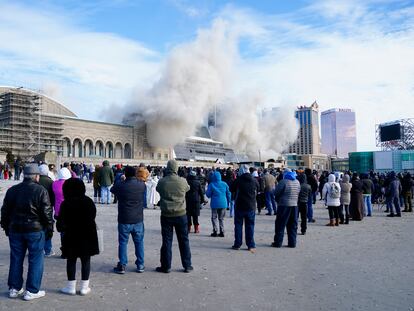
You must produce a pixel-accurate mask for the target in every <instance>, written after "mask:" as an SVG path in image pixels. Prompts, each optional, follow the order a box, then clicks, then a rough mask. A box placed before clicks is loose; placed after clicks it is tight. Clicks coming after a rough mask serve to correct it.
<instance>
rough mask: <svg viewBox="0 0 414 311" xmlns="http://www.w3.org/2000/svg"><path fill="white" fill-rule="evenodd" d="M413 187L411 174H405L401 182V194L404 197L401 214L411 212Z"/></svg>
mask: <svg viewBox="0 0 414 311" xmlns="http://www.w3.org/2000/svg"><path fill="white" fill-rule="evenodd" d="M413 186H414V182H413V179H412V178H411V174H410V173H407V174H405V175H404V178H403V181H402V193H403V195H404V204H405V208H404V210H403V212H409V213H411V212H412V211H413V202H412V189H413Z"/></svg>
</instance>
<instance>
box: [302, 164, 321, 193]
mask: <svg viewBox="0 0 414 311" xmlns="http://www.w3.org/2000/svg"><path fill="white" fill-rule="evenodd" d="M305 175H306V180H307V183H308V185H310V186H311V188H312V192H316V191H318V181H317V180H316V177H315V175H313V174H312V171H311V170H310V169H305Z"/></svg>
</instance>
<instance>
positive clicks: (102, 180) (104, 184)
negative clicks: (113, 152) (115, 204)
mask: <svg viewBox="0 0 414 311" xmlns="http://www.w3.org/2000/svg"><path fill="white" fill-rule="evenodd" d="M102 165H103V167H102V168H101V169H100V170H99V186H100V187H101V203H102V204H105V203H106V204H111V192H110V191H109V187H111V185H112V184H113V183H114V172H113V171H112V169H111V168H110V166H109V162H108V160H105V161H103V163H102Z"/></svg>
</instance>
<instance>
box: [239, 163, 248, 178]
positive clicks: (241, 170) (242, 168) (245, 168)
mask: <svg viewBox="0 0 414 311" xmlns="http://www.w3.org/2000/svg"><path fill="white" fill-rule="evenodd" d="M246 173H249V166H248V165H246V164H243V165H242V166H240V168H239V176H241V175H243V174H246Z"/></svg>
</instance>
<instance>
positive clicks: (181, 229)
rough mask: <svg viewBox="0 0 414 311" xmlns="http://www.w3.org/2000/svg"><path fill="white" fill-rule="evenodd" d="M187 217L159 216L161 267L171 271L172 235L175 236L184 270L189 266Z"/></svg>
mask: <svg viewBox="0 0 414 311" xmlns="http://www.w3.org/2000/svg"><path fill="white" fill-rule="evenodd" d="M187 226H188V222H187V216H186V215H184V216H178V217H165V216H161V234H162V246H161V267H162V268H163V269H171V260H172V251H171V247H172V241H173V233H174V229H175V233H176V235H177V240H178V247H179V249H180V255H181V263H182V265H183V267H184V269H185V268H187V267H190V266H191V252H190V242H189V240H188V227H187Z"/></svg>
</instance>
